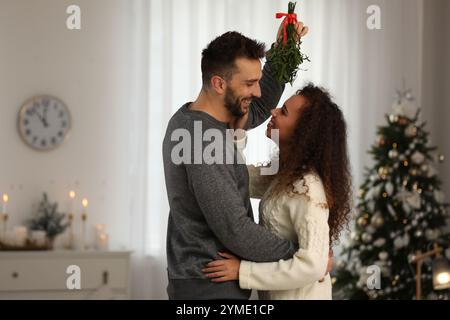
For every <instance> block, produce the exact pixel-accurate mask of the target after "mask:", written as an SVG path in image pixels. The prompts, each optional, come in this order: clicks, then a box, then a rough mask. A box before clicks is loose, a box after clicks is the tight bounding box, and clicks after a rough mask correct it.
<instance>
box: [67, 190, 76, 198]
mask: <svg viewBox="0 0 450 320" xmlns="http://www.w3.org/2000/svg"><path fill="white" fill-rule="evenodd" d="M75 196H76V194H75V191H70V192H69V197H70V198H71V199H74V198H75Z"/></svg>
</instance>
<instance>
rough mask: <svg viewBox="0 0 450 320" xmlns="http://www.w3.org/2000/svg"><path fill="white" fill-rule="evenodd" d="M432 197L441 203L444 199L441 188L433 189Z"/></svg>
mask: <svg viewBox="0 0 450 320" xmlns="http://www.w3.org/2000/svg"><path fill="white" fill-rule="evenodd" d="M434 198H435V199H436V202H438V203H443V202H444V200H445V195H444V193H443V192H442V191H441V190H434Z"/></svg>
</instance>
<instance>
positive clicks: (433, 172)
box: [427, 165, 437, 178]
mask: <svg viewBox="0 0 450 320" xmlns="http://www.w3.org/2000/svg"><path fill="white" fill-rule="evenodd" d="M427 173H428V174H427V175H428V177H429V178H431V177H434V176H435V175H436V173H437V171H436V168H435V167H434V166H433V165H429V166H428V171H427Z"/></svg>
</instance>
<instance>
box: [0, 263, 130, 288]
mask: <svg viewBox="0 0 450 320" xmlns="http://www.w3.org/2000/svg"><path fill="white" fill-rule="evenodd" d="M70 265H76V266H79V267H80V271H81V289H95V288H98V287H100V286H102V285H103V284H105V283H104V282H106V285H108V286H109V287H111V288H126V287H127V286H128V284H127V281H128V279H127V275H128V267H129V266H128V260H126V259H118V258H96V259H93V258H89V259H86V258H59V259H52V260H46V259H17V260H0V291H15V290H17V291H24V290H25V291H27V290H66V289H67V285H66V283H67V279H68V278H69V277H70V276H71V274H68V273H67V268H68V267H69V266H70Z"/></svg>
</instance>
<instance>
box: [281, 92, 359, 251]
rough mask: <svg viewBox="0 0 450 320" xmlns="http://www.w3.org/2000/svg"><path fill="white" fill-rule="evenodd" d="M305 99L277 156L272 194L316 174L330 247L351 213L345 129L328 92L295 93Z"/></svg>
mask: <svg viewBox="0 0 450 320" xmlns="http://www.w3.org/2000/svg"><path fill="white" fill-rule="evenodd" d="M296 94H297V95H301V96H302V97H304V98H305V100H306V105H305V106H304V107H303V108H302V110H301V113H300V117H299V119H298V121H297V123H296V127H295V130H294V134H293V137H292V139H291V140H290V141H289V142H288V144H287V145H286V148H285V149H284V150H283V152H284V154H280V170H279V173H278V175H277V178H278V179H277V180H278V183H277V185H276V186H275V192H283V190H284V191H285V190H287V189H288V188H291V186H292V184H293V183H294V182H295V181H297V180H298V179H300V178H302V177H304V176H305V175H306V174H308V173H311V172H315V173H316V174H317V175H318V176H319V177H320V179H321V180H322V183H323V185H324V188H325V194H326V198H327V202H328V208H329V218H328V224H329V227H330V245H332V244H333V243H336V242H338V240H339V235H340V233H341V232H342V230H343V229H344V228H346V227H348V222H349V220H350V215H351V212H352V196H351V195H352V181H351V172H350V165H349V159H348V151H347V128H346V123H345V120H344V116H343V114H342V111H341V110H340V109H339V107H338V106H337V105H336V104H335V103H334V102H333V101H332V100H331V98H330V95H329V93H328V92H327V91H326V90H324V89H322V88H319V87H316V86H314V85H313V84H308V85H307V86H306V87H304V88H303V89H301V90H299V91H297V93H296Z"/></svg>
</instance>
